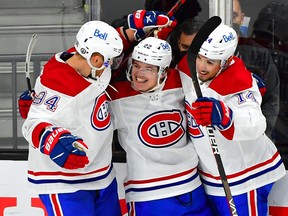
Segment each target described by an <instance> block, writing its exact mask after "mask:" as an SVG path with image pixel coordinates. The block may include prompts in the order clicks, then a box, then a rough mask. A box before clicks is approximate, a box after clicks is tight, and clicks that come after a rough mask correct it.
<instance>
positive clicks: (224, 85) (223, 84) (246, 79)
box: [209, 57, 253, 95]
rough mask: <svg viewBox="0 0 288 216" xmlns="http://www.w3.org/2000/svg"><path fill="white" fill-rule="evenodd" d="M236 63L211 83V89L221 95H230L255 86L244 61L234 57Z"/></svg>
mask: <svg viewBox="0 0 288 216" xmlns="http://www.w3.org/2000/svg"><path fill="white" fill-rule="evenodd" d="M233 60H234V63H233V64H232V65H230V66H229V67H228V68H227V69H225V70H224V71H222V72H221V73H220V74H219V75H218V76H217V77H215V79H214V80H213V81H212V82H211V83H210V85H209V88H211V89H213V90H214V91H216V92H217V93H218V94H220V95H229V94H234V93H237V92H241V91H243V90H246V89H249V88H251V87H252V85H253V78H252V74H251V72H250V71H248V70H247V69H246V67H245V65H244V63H243V61H242V60H241V59H239V58H237V57H233Z"/></svg>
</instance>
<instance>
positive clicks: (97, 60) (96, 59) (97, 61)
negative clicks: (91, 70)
mask: <svg viewBox="0 0 288 216" xmlns="http://www.w3.org/2000/svg"><path fill="white" fill-rule="evenodd" d="M90 61H91V63H92V65H93V66H94V67H101V66H102V65H103V63H104V58H103V56H102V55H101V54H100V53H93V55H92V56H91V59H90Z"/></svg>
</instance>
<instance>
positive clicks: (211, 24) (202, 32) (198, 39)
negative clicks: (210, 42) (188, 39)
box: [188, 16, 222, 54]
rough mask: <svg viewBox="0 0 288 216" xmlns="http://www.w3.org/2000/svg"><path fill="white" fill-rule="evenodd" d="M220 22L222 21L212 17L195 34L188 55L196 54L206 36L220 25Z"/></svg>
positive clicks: (217, 17)
mask: <svg viewBox="0 0 288 216" xmlns="http://www.w3.org/2000/svg"><path fill="white" fill-rule="evenodd" d="M221 22H222V19H221V18H220V17H219V16H213V17H211V18H210V19H208V20H207V21H206V22H205V23H204V24H203V25H202V26H201V28H200V29H199V31H198V32H197V34H196V36H195V38H194V39H193V41H192V43H191V45H190V47H189V50H188V53H189V52H190V53H194V54H197V53H198V51H199V49H200V48H201V46H202V44H203V43H204V41H206V39H207V38H208V36H209V35H210V34H211V33H212V32H213V31H214V29H215V28H217V27H218V26H219V25H220V23H221Z"/></svg>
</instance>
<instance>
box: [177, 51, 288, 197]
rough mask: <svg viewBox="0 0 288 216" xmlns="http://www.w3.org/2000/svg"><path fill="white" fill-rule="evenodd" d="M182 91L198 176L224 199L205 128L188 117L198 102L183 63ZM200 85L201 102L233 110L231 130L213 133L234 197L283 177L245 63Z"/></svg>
mask: <svg viewBox="0 0 288 216" xmlns="http://www.w3.org/2000/svg"><path fill="white" fill-rule="evenodd" d="M178 69H179V70H180V71H181V72H182V73H181V79H182V81H183V86H184V89H185V101H186V110H187V118H188V124H189V134H190V137H191V139H192V141H193V143H194V146H195V149H196V151H197V154H198V156H199V172H200V174H201V178H202V180H203V184H204V186H205V189H206V192H207V194H210V195H218V196H225V193H224V190H223V186H222V184H221V178H220V175H219V172H218V168H217V164H216V161H215V158H214V155H213V153H212V148H211V144H210V141H209V138H208V134H207V130H206V128H205V127H202V126H200V125H197V124H196V122H195V120H194V119H193V116H192V115H191V114H190V112H189V110H191V104H192V102H194V101H195V100H196V99H197V96H196V92H195V89H194V87H193V84H192V80H191V75H190V71H189V68H188V65H187V61H186V59H185V58H183V59H182V61H181V62H180V63H179V65H178ZM199 83H200V88H201V91H202V94H203V97H213V98H215V99H217V100H221V101H223V102H224V103H225V104H226V105H227V106H229V107H230V108H231V109H232V110H233V122H234V123H233V124H232V126H231V127H230V128H228V129H227V130H225V131H220V130H214V133H215V138H216V142H217V145H218V149H219V153H220V156H221V158H222V162H223V165H224V169H225V172H226V175H227V178H228V183H229V185H230V188H231V192H232V195H238V194H242V193H246V192H248V191H250V190H253V189H255V188H259V187H261V186H264V185H266V184H269V183H272V182H275V181H277V180H278V179H280V178H281V177H283V176H284V175H285V173H286V172H285V168H284V165H283V163H282V160H281V157H280V155H279V153H278V151H277V149H276V147H275V145H274V143H273V142H272V141H271V140H270V139H269V138H268V137H267V136H266V135H265V134H264V131H265V128H266V121H265V117H264V116H263V114H262V112H261V108H260V104H261V100H262V98H261V94H260V92H259V90H258V86H257V84H256V81H255V80H254V79H253V78H252V75H251V73H250V72H249V71H247V70H246V69H245V66H244V63H243V62H242V61H241V60H240V59H238V58H237V57H234V59H233V64H232V65H231V66H229V67H228V68H227V69H226V70H224V71H222V72H221V73H220V74H219V75H218V76H216V77H215V78H214V79H213V80H212V81H208V82H204V83H201V81H199Z"/></svg>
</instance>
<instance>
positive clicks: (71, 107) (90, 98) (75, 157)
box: [22, 21, 123, 216]
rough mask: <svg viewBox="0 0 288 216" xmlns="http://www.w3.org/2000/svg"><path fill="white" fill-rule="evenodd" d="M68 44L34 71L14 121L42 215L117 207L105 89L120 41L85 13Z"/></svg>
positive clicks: (91, 212) (109, 211)
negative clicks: (30, 96)
mask: <svg viewBox="0 0 288 216" xmlns="http://www.w3.org/2000/svg"><path fill="white" fill-rule="evenodd" d="M75 49H76V53H67V52H63V53H57V54H56V55H55V56H53V57H52V58H51V59H50V60H49V61H48V62H47V63H46V64H45V66H44V69H43V71H42V73H41V75H40V76H39V77H38V78H37V81H36V85H35V98H34V100H33V103H32V106H31V108H30V111H29V113H28V117H27V119H26V121H25V122H24V125H23V128H22V131H23V135H24V137H25V138H26V139H27V141H28V142H29V144H30V145H29V159H28V181H29V183H30V184H29V186H30V188H31V189H32V190H34V191H35V192H36V193H38V194H39V197H40V199H41V201H42V202H43V204H44V206H45V208H46V210H47V212H48V215H49V216H52V215H53V216H54V215H65V216H72V215H73V216H74V215H97V216H98V215H103V216H104V215H105V216H106V215H116V216H117V215H121V211H120V206H119V200H118V194H117V183H116V178H115V171H114V168H113V166H112V164H111V159H112V157H111V156H112V150H111V143H112V136H113V128H112V124H111V121H110V114H109V112H108V105H107V100H106V94H105V89H106V87H107V86H108V83H109V81H110V77H111V69H110V65H111V64H112V61H113V58H115V57H117V56H119V55H120V54H121V52H122V49H123V44H122V41H121V38H120V36H119V34H118V33H117V31H116V30H115V29H114V28H113V27H111V26H110V25H108V24H106V23H104V22H102V21H90V22H87V23H85V24H84V25H83V26H82V27H81V28H80V30H79V32H78V33H77V36H76V42H75Z"/></svg>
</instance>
